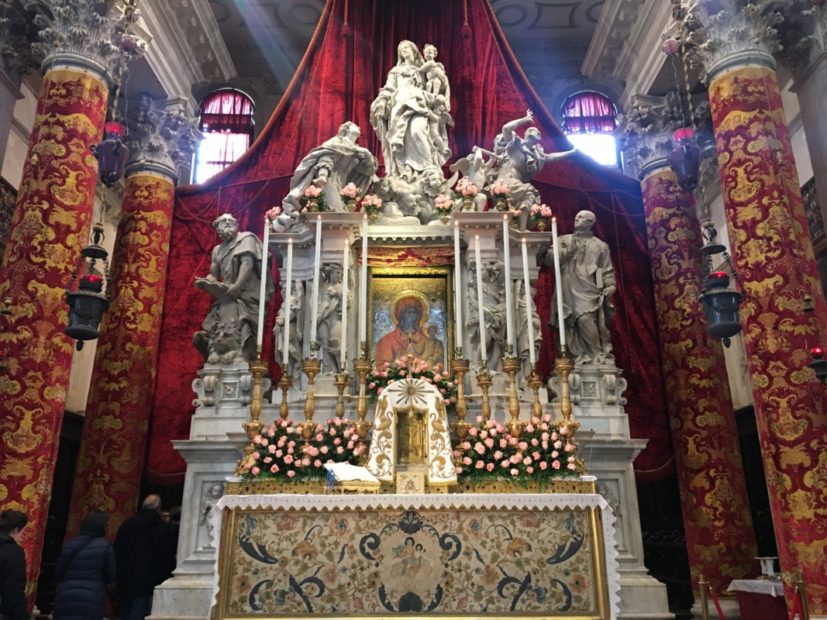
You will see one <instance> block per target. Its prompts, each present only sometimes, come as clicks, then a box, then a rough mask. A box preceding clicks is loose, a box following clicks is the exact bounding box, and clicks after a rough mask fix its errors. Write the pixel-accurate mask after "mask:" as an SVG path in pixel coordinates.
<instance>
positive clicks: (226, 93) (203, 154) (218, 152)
mask: <svg viewBox="0 0 827 620" xmlns="http://www.w3.org/2000/svg"><path fill="white" fill-rule="evenodd" d="M254 114H255V104H254V103H253V100H252V99H251V98H250V97H249V96H247V95H246V94H244V93H243V92H241V91H240V90H236V89H234V88H222V89H220V90H217V91H214V92H212V93H210V94H209V95H208V96H207V97H206V98H205V99H204V101H203V102H202V103H201V110H200V116H199V123H198V126H199V129H200V130H201V131H202V132H203V133H204V136H205V137H204V139H203V140H202V141H201V143H200V144H199V146H198V154H197V156H196V162H195V178H194V180H195V182H196V183H202V182H204V181H206V180H207V179H209V178H210V177H212V176H214V175H215V174H217V173H219V172H221V171H222V170H223V169H224V168H226V167H227V166H229V165H230V164H231V163H233V162H234V161H235V160H236V159H238V158H239V157H241V155H242V154H243V153H244V152H245V151H246V150H247V149H248V148H249V147H250V143H251V142H252V140H253V130H254V126H255V123H254V121H253V115H254Z"/></svg>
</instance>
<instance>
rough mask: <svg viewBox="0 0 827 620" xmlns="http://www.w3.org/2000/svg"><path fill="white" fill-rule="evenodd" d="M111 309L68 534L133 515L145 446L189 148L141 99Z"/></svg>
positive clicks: (185, 133)
mask: <svg viewBox="0 0 827 620" xmlns="http://www.w3.org/2000/svg"><path fill="white" fill-rule="evenodd" d="M129 136H130V145H129V146H130V153H131V159H132V161H131V163H130V164H129V165H128V166H127V170H126V186H125V188H124V194H123V204H122V213H121V219H120V222H119V224H118V233H117V234H118V236H117V238H116V241H115V249H114V252H113V256H112V265H113V271H112V275H111V277H110V290H111V291H112V292H113V299H112V305H111V306H110V308H109V311H108V312H107V313H106V314H105V315H104V318H103V322H102V325H101V330H100V331H101V335H100V338H99V339H98V347H97V351H96V354H95V365H94V369H93V371H92V381H91V386H90V389H89V399H88V405H87V408H86V417H85V420H84V425H83V436H82V438H81V448H80V454H79V456H78V464H77V471H76V475H75V484H74V487H73V489H72V507H71V514H70V518H69V527H68V528H67V536H72V535H74V534H75V533H77V531H78V529H79V526H80V521H81V520H82V519H83V516H84V515H85V514H86V512H87V511H89V510H91V509H98V510H104V511H106V512H108V513H109V528H110V531H113V532H114V531H116V529H117V528H118V526H120V524H121V523H122V522H123V521H124V520H125V519H126V518H127V517H130V516H132V515H133V514H134V513H135V510H136V508H137V504H138V501H139V497H138V496H139V493H140V486H141V472H142V470H143V464H144V453H145V451H146V442H147V428H148V425H149V414H150V412H151V409H152V394H153V389H154V386H155V372H156V364H157V360H158V339H159V337H160V328H161V311H162V309H163V305H164V291H165V288H166V274H167V261H168V258H169V239H170V231H171V228H172V221H171V218H172V209H173V203H174V199H175V183H176V181H177V175H176V172H175V171H176V165H177V164H178V163H179V162H180V161H182V160H187V159H188V157H189V156H190V155H191V153H192V146H193V129H192V126H191V124H190V123H189V122H188V121H187V119H186V117H185V115H184V114H182V113H179V112H174V111H168V112H166V113H163V114H161V113H160V112H157V111H156V110H155V109H154V107H153V104H152V100H151V99H149V98H148V97H144V98H143V100H142V102H141V104H140V107H139V110H138V114H137V117H136V118H135V119H133V120H132V122H131V123H130V125H129Z"/></svg>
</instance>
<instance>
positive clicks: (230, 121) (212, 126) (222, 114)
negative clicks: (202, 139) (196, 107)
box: [199, 90, 255, 135]
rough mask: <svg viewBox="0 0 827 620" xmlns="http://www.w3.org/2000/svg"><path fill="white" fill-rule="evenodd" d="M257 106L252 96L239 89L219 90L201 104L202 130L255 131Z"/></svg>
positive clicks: (250, 132)
mask: <svg viewBox="0 0 827 620" xmlns="http://www.w3.org/2000/svg"><path fill="white" fill-rule="evenodd" d="M254 112H255V106H254V105H253V102H252V101H251V100H250V98H249V97H248V96H247V95H245V94H243V93H241V92H239V91H237V90H219V91H216V92H214V93H212V94H211V95H209V96H208V97H207V98H206V99H205V100H204V102H203V103H202V104H201V119H200V125H199V127H200V129H201V131H229V132H232V133H249V134H250V135H252V132H253V113H254Z"/></svg>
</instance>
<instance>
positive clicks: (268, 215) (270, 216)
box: [264, 207, 281, 222]
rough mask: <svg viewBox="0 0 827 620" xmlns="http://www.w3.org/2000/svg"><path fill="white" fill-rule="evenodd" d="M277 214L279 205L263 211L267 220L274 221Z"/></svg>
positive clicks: (279, 211) (278, 213) (279, 210)
mask: <svg viewBox="0 0 827 620" xmlns="http://www.w3.org/2000/svg"><path fill="white" fill-rule="evenodd" d="M279 215H281V207H271V208H270V209H267V211H265V212H264V217H266V218H267V221H269V222H272V221H274V220H275V219H276V218H277V217H278V216H279Z"/></svg>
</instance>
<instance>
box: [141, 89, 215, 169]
mask: <svg viewBox="0 0 827 620" xmlns="http://www.w3.org/2000/svg"><path fill="white" fill-rule="evenodd" d="M128 127H129V133H128V139H129V152H130V158H129V164H128V165H127V174H129V173H130V172H132V171H135V170H153V171H155V172H159V173H161V174H166V175H167V176H169V177H171V178H172V179H173V182H176V181H177V178H178V175H177V170H178V167H179V166H181V165H182V164H188V163H189V162H190V160H191V159H192V154H193V152H194V151H195V146H196V144H197V142H198V139H199V137H200V133H199V132H198V130H197V129H196V121H195V119H194V118H192V117H191V116H189V115H188V114H186V113H185V112H184V111H183V110H181V109H180V106H179V107H172V108H168V109H166V110H163V111H162V110H159V109H158V108H156V107H155V102H154V101H153V100H152V97H150V96H149V95H148V94H146V93H144V94H142V95H141V99H140V102H139V104H138V110H137V112H136V114H135V115H134V116H133V117H132V118H130V119H129V122H128Z"/></svg>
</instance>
